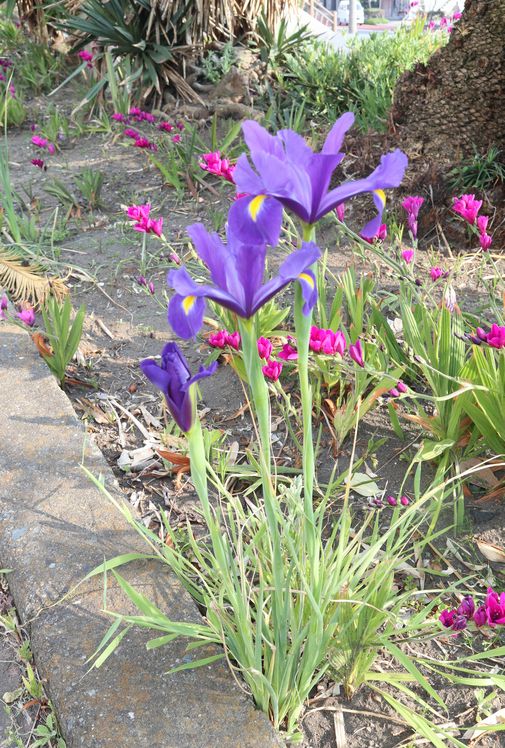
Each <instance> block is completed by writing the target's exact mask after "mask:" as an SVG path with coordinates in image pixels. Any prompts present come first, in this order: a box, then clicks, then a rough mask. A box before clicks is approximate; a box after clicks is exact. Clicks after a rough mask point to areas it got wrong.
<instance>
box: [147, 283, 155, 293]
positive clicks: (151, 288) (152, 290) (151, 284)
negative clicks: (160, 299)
mask: <svg viewBox="0 0 505 748" xmlns="http://www.w3.org/2000/svg"><path fill="white" fill-rule="evenodd" d="M147 290H148V291H149V293H150V294H151V296H153V295H154V283H153V282H152V281H149V283H148V284H147Z"/></svg>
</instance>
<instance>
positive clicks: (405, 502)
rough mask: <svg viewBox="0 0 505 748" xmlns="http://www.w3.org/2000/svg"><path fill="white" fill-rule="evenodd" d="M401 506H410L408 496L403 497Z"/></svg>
mask: <svg viewBox="0 0 505 748" xmlns="http://www.w3.org/2000/svg"><path fill="white" fill-rule="evenodd" d="M400 504H401V505H402V506H408V505H409V504H410V501H409V497H408V496H402V497H401V499H400Z"/></svg>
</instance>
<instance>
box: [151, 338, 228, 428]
mask: <svg viewBox="0 0 505 748" xmlns="http://www.w3.org/2000/svg"><path fill="white" fill-rule="evenodd" d="M140 368H141V369H142V371H143V373H144V375H145V376H146V377H147V378H148V379H149V380H150V381H151V382H152V383H153V384H154V385H156V387H158V388H159V389H160V390H161V391H162V392H163V394H164V395H165V399H166V401H167V405H168V409H169V411H170V413H171V414H172V417H173V419H174V420H175V422H176V423H177V425H178V426H179V428H180V429H181V430H182V431H185V432H188V431H189V430H190V428H191V426H192V423H193V403H192V399H191V386H192V385H193V384H194V383H195V382H197V381H198V380H200V379H203V378H204V377H210V376H211V374H214V372H215V371H216V369H217V361H214V362H213V363H212V364H211V365H210V366H209V367H208V368H207V369H206V368H204V367H203V366H201V367H200V369H199V371H198V373H197V374H194V375H193V376H191V373H190V371H189V367H188V364H187V361H186V359H185V358H184V356H183V354H182V352H181V350H180V349H179V347H178V345H177V344H176V343H167V344H166V345H165V347H164V348H163V351H162V353H161V364H158V363H156V361H154V360H153V359H151V358H146V359H144V360H143V361H141V362H140Z"/></svg>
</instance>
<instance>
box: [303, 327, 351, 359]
mask: <svg viewBox="0 0 505 748" xmlns="http://www.w3.org/2000/svg"><path fill="white" fill-rule="evenodd" d="M309 348H310V350H311V351H314V353H326V354H328V355H330V356H331V355H335V354H338V355H339V356H343V355H344V351H345V349H346V348H347V343H346V339H345V336H344V334H343V333H342V332H340V330H337V332H333V330H324V329H323V328H321V327H315V326H314V325H313V326H312V327H311V328H310V338H309Z"/></svg>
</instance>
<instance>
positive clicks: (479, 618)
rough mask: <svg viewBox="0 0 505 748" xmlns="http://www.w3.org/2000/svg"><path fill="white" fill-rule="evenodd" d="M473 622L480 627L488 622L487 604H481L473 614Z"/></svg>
mask: <svg viewBox="0 0 505 748" xmlns="http://www.w3.org/2000/svg"><path fill="white" fill-rule="evenodd" d="M472 620H473V622H474V623H475V625H476V626H478V627H479V628H480V627H481V626H484V625H485V624H486V623H487V608H486V606H485V605H481V606H480V607H479V608H477V610H476V611H475V613H474V614H473V619H472Z"/></svg>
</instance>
